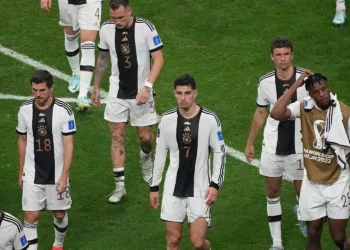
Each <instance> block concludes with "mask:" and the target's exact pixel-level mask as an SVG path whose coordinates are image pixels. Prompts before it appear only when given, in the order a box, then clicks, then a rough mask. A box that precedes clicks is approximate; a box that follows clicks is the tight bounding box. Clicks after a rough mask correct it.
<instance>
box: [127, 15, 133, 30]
mask: <svg viewBox="0 0 350 250" xmlns="http://www.w3.org/2000/svg"><path fill="white" fill-rule="evenodd" d="M133 24H134V17H133V16H130V20H129V23H128V25H127V26H126V29H130V28H131V27H132V25H133Z"/></svg>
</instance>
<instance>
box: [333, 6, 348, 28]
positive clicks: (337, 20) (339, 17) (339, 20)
mask: <svg viewBox="0 0 350 250" xmlns="http://www.w3.org/2000/svg"><path fill="white" fill-rule="evenodd" d="M345 19H346V13H345V10H337V11H336V13H335V16H334V18H333V24H334V25H335V26H343V25H344V24H345Z"/></svg>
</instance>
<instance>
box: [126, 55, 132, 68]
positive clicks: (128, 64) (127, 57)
mask: <svg viewBox="0 0 350 250" xmlns="http://www.w3.org/2000/svg"><path fill="white" fill-rule="evenodd" d="M129 59H130V56H124V60H125V61H124V63H125V68H126V69H130V68H131V62H130V61H129Z"/></svg>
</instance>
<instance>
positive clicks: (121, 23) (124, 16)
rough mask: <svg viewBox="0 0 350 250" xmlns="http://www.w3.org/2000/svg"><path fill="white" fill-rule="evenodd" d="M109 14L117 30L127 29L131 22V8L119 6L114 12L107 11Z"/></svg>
mask: <svg viewBox="0 0 350 250" xmlns="http://www.w3.org/2000/svg"><path fill="white" fill-rule="evenodd" d="M109 14H110V15H111V18H112V20H113V22H114V24H115V26H117V28H118V29H125V28H128V26H129V25H130V22H131V20H132V16H131V8H130V7H126V8H125V7H124V6H121V7H119V8H118V9H116V10H112V9H109Z"/></svg>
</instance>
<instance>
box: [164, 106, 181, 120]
mask: <svg viewBox="0 0 350 250" xmlns="http://www.w3.org/2000/svg"><path fill="white" fill-rule="evenodd" d="M175 112H177V108H173V109H171V110H169V111H167V112H165V113H163V114H162V116H161V117H160V119H162V117H163V116H166V115H170V114H173V113H175Z"/></svg>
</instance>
